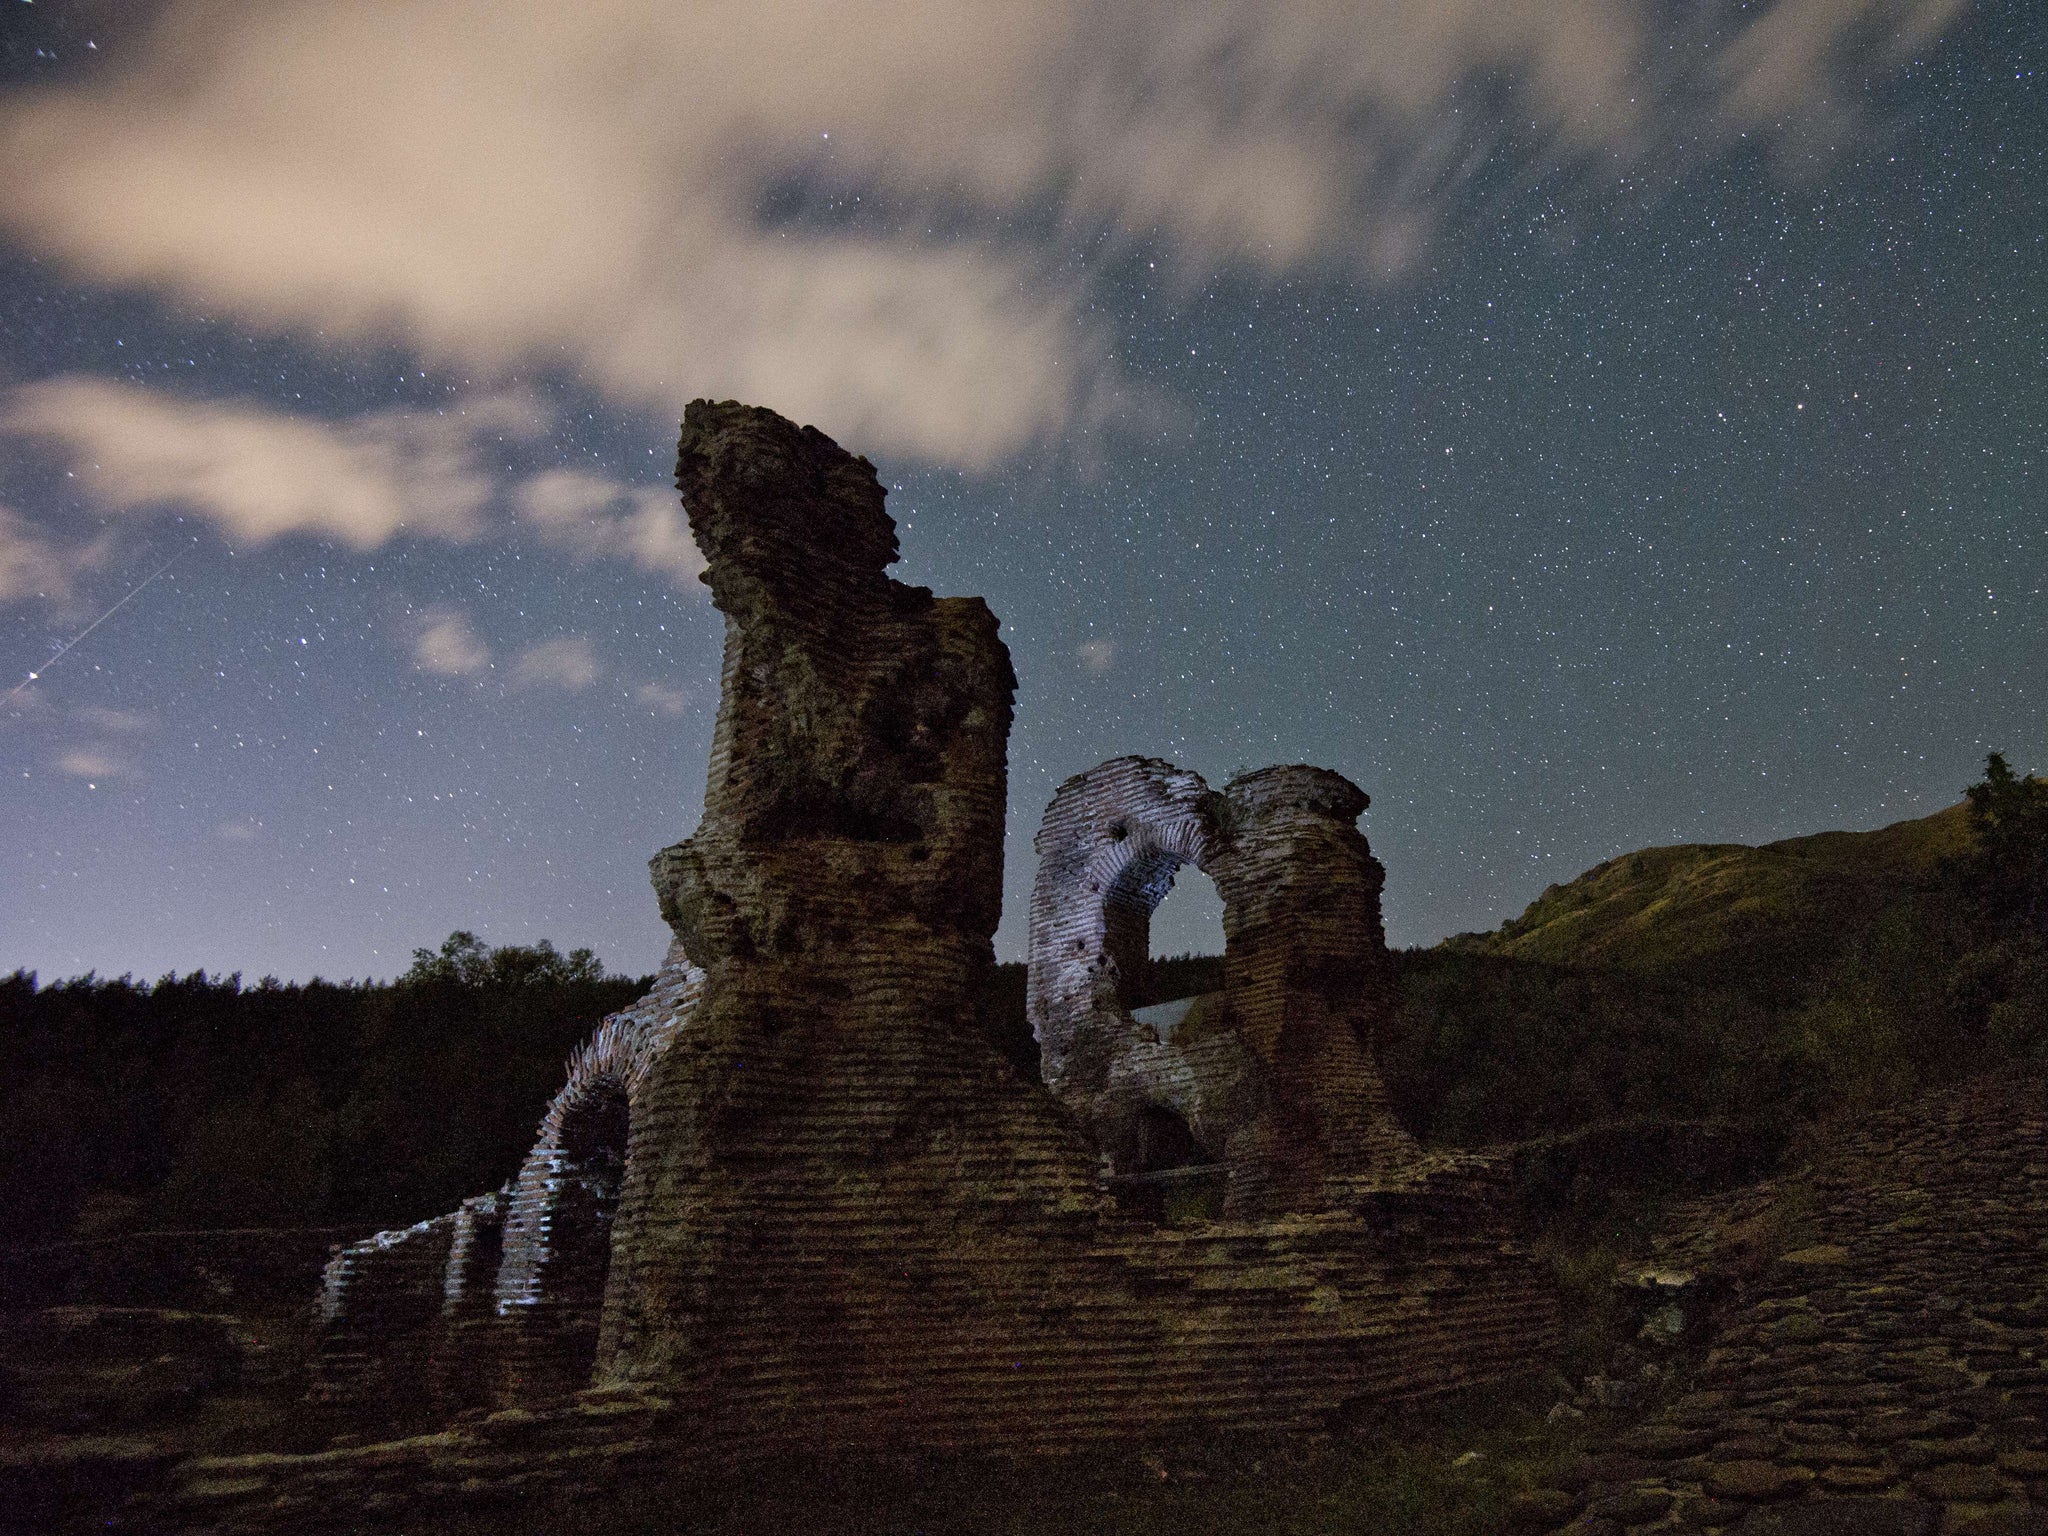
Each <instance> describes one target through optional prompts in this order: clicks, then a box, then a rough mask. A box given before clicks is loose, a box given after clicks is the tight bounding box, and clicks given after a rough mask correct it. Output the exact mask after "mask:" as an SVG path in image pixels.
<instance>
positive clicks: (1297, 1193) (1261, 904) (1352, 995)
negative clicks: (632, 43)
mask: <svg viewBox="0 0 2048 1536" xmlns="http://www.w3.org/2000/svg"><path fill="white" fill-rule="evenodd" d="M1366 803H1367V802H1366V797H1365V794H1364V792H1363V791H1361V790H1359V789H1358V788H1357V787H1356V786H1355V785H1353V784H1351V783H1350V782H1349V781H1348V780H1346V779H1344V778H1343V777H1342V776H1340V775H1338V774H1335V773H1331V772H1329V771H1328V770H1327V769H1322V768H1305V767H1283V768H1266V769H1262V770H1260V771H1259V772H1257V773H1250V774H1245V775H1242V776H1241V777H1239V778H1237V779H1235V780H1233V781H1232V782H1231V783H1230V784H1229V785H1228V786H1226V787H1225V789H1224V790H1223V791H1222V793H1220V794H1218V793H1216V792H1214V791H1212V790H1210V788H1209V787H1208V785H1206V784H1205V783H1203V782H1202V779H1201V777H1200V776H1199V775H1197V774H1194V773H1190V772H1188V771H1187V770H1186V769H1182V768H1176V767H1174V766H1173V765H1172V764H1170V763H1164V762H1160V761H1159V760H1157V759H1155V758H1144V757H1119V758H1112V759H1111V760H1110V761H1108V762H1106V763H1103V764H1101V765H1100V766H1098V767H1096V768H1092V769H1090V770H1089V771H1088V772H1086V773H1083V774H1077V775H1076V776H1075V777H1073V778H1071V779H1069V780H1067V782H1066V783H1064V784H1062V785H1061V786H1060V789H1059V792H1058V793H1057V794H1056V795H1054V797H1053V801H1052V804H1051V805H1050V806H1049V807H1048V808H1047V810H1046V813H1045V820H1044V822H1043V824H1042V825H1041V827H1040V829H1039V833H1038V842H1037V847H1038V857H1039V865H1038V877H1037V880H1036V882H1035V883H1034V885H1033V887H1032V893H1031V958H1030V975H1029V981H1028V986H1029V993H1028V997H1029V1002H1028V1006H1029V1009H1030V1014H1031V1023H1032V1028H1033V1030H1034V1032H1035V1033H1036V1034H1037V1036H1038V1041H1039V1047H1040V1050H1041V1053H1042V1059H1043V1062H1044V1072H1045V1080H1046V1083H1047V1085H1048V1086H1049V1087H1050V1088H1051V1089H1052V1091H1053V1092H1054V1093H1055V1094H1056V1095H1057V1096H1058V1097H1059V1099H1060V1101H1061V1102H1062V1103H1063V1104H1065V1105H1066V1106H1067V1107H1068V1108H1069V1109H1070V1110H1072V1111H1073V1113H1074V1115H1075V1117H1076V1118H1077V1119H1078V1120H1079V1121H1080V1122H1081V1124H1082V1125H1083V1126H1084V1127H1085V1128H1086V1129H1087V1130H1088V1132H1089V1134H1090V1135H1091V1136H1092V1137H1093V1138H1094V1140H1095V1141H1096V1143H1097V1144H1098V1145H1099V1146H1100V1147H1101V1148H1102V1149H1103V1150H1104V1151H1105V1152H1106V1153H1107V1154H1108V1156H1109V1159H1110V1163H1111V1166H1112V1167H1113V1168H1115V1169H1116V1170H1117V1171H1118V1172H1121V1173H1134V1172H1140V1171H1143V1169H1144V1167H1145V1164H1146V1163H1147V1161H1148V1160H1149V1159H1148V1153H1149V1148H1148V1146H1147V1142H1148V1136H1147V1130H1148V1127H1150V1126H1151V1125H1153V1124H1154V1123H1155V1121H1154V1118H1153V1117H1156V1116H1157V1115H1159V1114H1161V1113H1168V1114H1171V1115H1173V1116H1174V1117H1176V1118H1177V1119H1178V1120H1179V1121H1180V1122H1181V1123H1183V1124H1184V1125H1185V1126H1186V1127H1187V1130H1188V1132H1189V1134H1190V1135H1191V1136H1192V1137H1193V1140H1194V1142H1195V1143H1196V1144H1197V1145H1198V1146H1199V1148H1200V1149H1201V1151H1202V1154H1203V1157H1204V1159H1205V1160H1208V1161H1214V1162H1216V1163H1219V1164H1221V1165H1223V1167H1224V1168H1225V1169H1226V1171H1227V1177H1228V1181H1229V1183H1228V1196H1227V1200H1228V1205H1227V1209H1228V1210H1229V1211H1230V1213H1231V1214H1233V1215H1251V1214H1257V1213H1261V1212H1267V1213H1271V1212H1278V1211H1282V1210H1298V1209H1315V1208H1319V1207H1324V1206H1327V1205H1330V1204H1333V1203H1338V1202H1341V1200H1342V1199H1343V1198H1344V1195H1345V1193H1346V1191H1347V1190H1348V1189H1350V1188H1351V1187H1353V1186H1359V1187H1370V1186H1371V1185H1372V1184H1373V1182H1374V1181H1376V1180H1379V1179H1382V1178H1385V1177H1387V1176H1389V1175H1393V1174H1396V1173H1398V1171H1399V1170H1400V1169H1401V1168H1402V1167H1403V1166H1404V1165H1405V1164H1407V1163H1409V1162H1412V1161H1413V1160H1414V1158H1415V1156H1416V1150H1415V1146H1414V1143H1413V1142H1412V1141H1411V1140H1410V1139H1409V1137H1408V1136H1407V1135H1406V1133H1404V1132H1403V1131H1402V1130H1401V1128H1400V1127H1399V1126H1397V1125H1396V1124H1395V1123H1394V1121H1393V1119H1392V1117H1391V1116H1390V1115H1389V1114H1388V1113H1387V1111H1386V1098H1385V1093H1384V1091H1383V1089H1382V1088H1381V1085H1380V1080H1379V1074H1378V1073H1377V1072H1376V1071H1375V1070H1374V1068H1373V1064H1372V1055H1371V1049H1370V1046H1369V1044H1368V1042H1369V1041H1370V1039H1371V1035H1372V1026H1373V1021H1374V1018H1375V1016H1376V1015H1377V1013H1378V1012H1379V1011H1380V1010H1381V1009H1383V1008H1384V1007H1385V1006H1386V1005H1387V1002H1388V996H1389V982H1388V960H1387V947H1386V937H1385V931H1384V929H1383V927H1382V926H1381V922H1380V888H1381V886H1382V884H1383V883H1384V880H1385V875H1384V872H1383V871H1382V869H1381V868H1380V864H1379V861H1378V860H1377V859H1375V858H1373V856H1372V851H1371V850H1370V849H1369V848H1368V847H1367V846H1366V841H1365V838H1364V837H1363V836H1361V835H1360V833H1359V832H1358V829H1357V825H1356V823H1357V819H1358V816H1359V813H1360V812H1362V811H1363V810H1364V809H1365V807H1366ZM1184 865H1193V866H1194V867H1195V868H1196V869H1198V870H1201V871H1203V872H1204V873H1206V874H1208V875H1209V876H1210V877H1211V878H1212V879H1214V880H1215V882H1216V887H1217V890H1218V892H1219V893H1220V894H1221V895H1222V897H1223V935H1224V957H1223V972H1224V990H1223V993H1222V995H1221V996H1220V997H1211V998H1205V999H1202V1000H1201V1001H1200V1006H1198V1007H1194V1008H1191V1009H1190V1010H1189V1011H1188V1012H1187V1014H1186V1016H1185V1017H1175V1018H1174V1019H1172V1020H1171V1021H1170V1023H1169V1024H1168V1027H1167V1028H1166V1029H1164V1030H1162V1029H1161V1028H1160V1027H1158V1021H1157V1019H1156V1017H1155V1016H1156V1015H1157V1013H1158V1010H1157V1009H1156V1008H1150V1007H1144V1006H1142V1003H1143V1000H1144V999H1145V998H1146V997H1147V996H1148V995H1149V993H1150V990H1151V988H1150V979H1149V977H1148V975H1147V969H1148V965H1149V961H1148V958H1147V955H1148V943H1149V936H1150V927H1151V919H1152V913H1153V911H1154V910H1155V909H1156V908H1157V907H1158V905H1159V903H1160V902H1161V901H1162V900H1164V899H1165V896H1166V893H1167V891H1168V890H1170V889H1171V888H1172V885H1173V880H1174V875H1175V872H1176V871H1177V870H1179V869H1180V868H1181V867H1182V866H1184ZM1134 1005H1139V1006H1134Z"/></svg>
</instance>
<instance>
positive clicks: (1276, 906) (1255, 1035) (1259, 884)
mask: <svg viewBox="0 0 2048 1536" xmlns="http://www.w3.org/2000/svg"><path fill="white" fill-rule="evenodd" d="M1223 799H1224V810H1223V812H1222V817H1221V819H1222V821H1223V823H1224V826H1225V836H1224V837H1222V838H1221V839H1219V841H1218V845H1217V848H1216V851H1215V852H1214V853H1213V854H1212V856H1211V858H1210V861H1209V865H1208V869H1209V873H1210V876H1211V878H1213V879H1214V880H1215V882H1216V889H1217V891H1218V892H1219V893H1220V894H1221V895H1222V897H1223V942H1224V967H1223V970H1224V989H1225V994H1226V996H1227V998H1228V1000H1229V1004H1230V1012H1231V1015H1232V1017H1233V1018H1234V1019H1235V1020H1236V1023H1237V1030H1238V1036H1239V1038H1240V1039H1241V1040H1242V1041H1243V1042H1244V1044H1245V1045H1246V1047H1247V1048H1248V1049H1250V1050H1251V1052H1252V1053H1253V1054H1254V1055H1255V1056H1257V1058H1258V1059H1259V1061H1260V1063H1261V1065H1262V1066H1263V1068H1264V1071H1263V1073H1262V1078H1263V1082H1264V1087H1265V1092H1264V1094H1263V1096H1262V1101H1261V1104H1260V1109H1259V1113H1258V1119H1257V1121H1256V1123H1255V1125H1254V1126H1253V1128H1252V1130H1251V1133H1250V1134H1249V1135H1248V1136H1247V1137H1246V1138H1245V1139H1244V1140H1243V1141H1242V1142H1241V1143H1240V1145H1241V1146H1242V1148H1243V1151H1242V1153H1241V1156H1242V1158H1243V1160H1244V1169H1243V1172H1242V1174H1241V1175H1240V1176H1239V1177H1236V1178H1233V1180H1232V1183H1231V1203H1232V1207H1233V1209H1236V1210H1239V1211H1245V1212H1249V1211H1259V1210H1275V1209H1292V1208H1299V1207H1303V1206H1312V1205H1318V1204H1329V1203H1341V1201H1342V1198H1343V1193H1344V1190H1345V1188H1346V1186H1347V1185H1350V1184H1369V1183H1370V1182H1371V1181H1372V1180H1374V1179H1375V1178H1380V1177H1384V1176H1386V1175H1387V1174H1390V1173H1392V1172H1393V1171H1395V1170H1396V1169H1397V1168H1398V1167H1399V1166H1400V1165H1401V1164H1403V1163H1405V1162H1409V1161H1412V1160H1413V1159H1414V1157H1415V1155H1416V1147H1415V1143H1414V1141H1413V1140H1412V1138H1410V1137H1409V1136H1408V1134H1407V1133H1406V1132H1405V1131H1403V1130H1402V1129H1401V1128H1400V1126H1399V1125H1397V1124H1396V1123H1395V1121H1394V1119H1393V1117H1392V1115H1391V1114H1390V1113H1389V1112H1388V1110H1387V1101H1386V1089H1385V1087H1384V1085H1383V1084H1382V1083H1381V1081H1380V1076H1379V1072H1378V1070H1377V1069H1376V1068H1375V1066H1374V1065H1373V1060H1372V1031H1373V1025H1374V1023H1375V1021H1376V1018H1377V1017H1378V1015H1379V1014H1380V1013H1381V1012H1382V1011H1383V1010H1385V1009H1386V1008H1388V1007H1390V1006H1392V1002H1393V987H1392V974H1391V961H1390V957H1389V956H1388V954H1387V940H1386V930H1385V927H1384V926H1383V924H1382V922H1381V918H1380V891H1381V889H1382V888H1383V887H1384V885H1385V884H1386V871H1385V870H1384V869H1383V868H1382V867H1381V865H1380V862H1379V860H1377V859H1375V858H1374V857H1373V856H1372V850H1371V849H1370V848H1369V847H1368V846H1367V844H1366V841H1365V837H1364V835H1363V834H1362V833H1360V832H1359V830H1358V825H1357V823H1358V817H1359V816H1360V814H1361V813H1362V812H1363V811H1364V810H1365V808H1366V806H1367V805H1368V804H1369V801H1368V800H1367V797H1366V794H1365V792H1364V791H1363V790H1361V789H1360V788H1359V787H1358V786H1357V785H1355V784H1353V783H1352V782H1351V781H1350V780H1348V779H1346V778H1345V777H1344V776H1343V775H1341V774H1337V773H1332V772H1331V771H1329V770H1328V769H1326V768H1309V767H1298V766H1296V767H1279V768H1262V769H1260V770H1259V771H1258V772H1256V773H1249V774H1245V775H1243V776H1242V777H1239V778H1236V779H1233V780H1232V781H1231V782H1230V783H1229V784H1228V785H1227V786H1225V788H1224V791H1223Z"/></svg>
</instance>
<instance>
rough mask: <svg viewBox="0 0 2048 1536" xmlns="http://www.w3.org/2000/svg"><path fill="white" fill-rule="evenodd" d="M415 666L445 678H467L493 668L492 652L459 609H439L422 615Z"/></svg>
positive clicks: (414, 647) (415, 644) (415, 638)
mask: <svg viewBox="0 0 2048 1536" xmlns="http://www.w3.org/2000/svg"><path fill="white" fill-rule="evenodd" d="M412 659H413V664H414V665H415V666H417V667H419V668H420V670H422V671H424V672H433V673H436V674H438V675H439V676H442V677H468V676H470V675H471V674H472V673H476V672H481V671H483V670H484V668H486V667H488V666H489V665H490V664H491V648H490V647H489V646H487V645H485V644H484V642H483V641H482V640H481V639H479V638H478V637H477V633H476V631H475V630H473V629H472V628H470V624H469V617H468V615H467V614H465V613H463V612H462V610H461V609H459V608H453V607H448V606H446V605H436V606H435V607H432V608H429V609H427V610H426V611H425V612H424V613H422V614H421V615H419V618H418V620H417V621H416V624H415V633H414V635H413V642H412Z"/></svg>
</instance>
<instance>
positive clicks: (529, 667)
mask: <svg viewBox="0 0 2048 1536" xmlns="http://www.w3.org/2000/svg"><path fill="white" fill-rule="evenodd" d="M602 676H604V667H603V666H602V665H601V664H600V663H599V661H598V659H597V651H596V650H595V648H593V647H592V645H591V643H590V642H589V641H588V640H586V639H585V638H584V637H583V636H581V635H564V636H562V637H561V638H560V639H556V640H543V641H541V642H540V643H539V644H538V645H529V646H528V647H527V648H526V649H525V650H523V651H521V652H520V653H519V655H518V657H517V659H516V660H515V661H514V662H513V663H512V680H513V681H514V682H515V683H517V684H519V685H520V686H522V687H533V686H536V685H547V686H551V687H555V688H566V689H568V690H569V691H570V692H572V693H573V692H576V691H577V690H579V689H583V688H588V687H589V686H590V685H591V684H592V683H594V682H596V681H597V680H598V679H599V678H600V677H602Z"/></svg>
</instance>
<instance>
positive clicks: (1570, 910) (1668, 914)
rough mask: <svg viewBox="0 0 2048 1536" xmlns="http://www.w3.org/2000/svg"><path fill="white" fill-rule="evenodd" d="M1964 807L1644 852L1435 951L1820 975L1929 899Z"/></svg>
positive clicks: (1954, 844)
mask: <svg viewBox="0 0 2048 1536" xmlns="http://www.w3.org/2000/svg"><path fill="white" fill-rule="evenodd" d="M1969 841H1970V821H1969V808H1968V806H1967V805H1960V804H1959V805H1953V806H1950V807H1949V808H1948V809H1946V810H1943V811H1937V812H1936V813H1935V814H1934V815H1932V816H1923V817H1920V818H1918V819H1916V820H1912V821H1901V822H1897V823H1895V824H1893V825H1892V826H1888V827H1884V828H1881V829H1879V830H1878V831H1875V832H1821V833H1817V834H1815V835H1813V836H1809V837H1794V838H1787V839H1785V840H1783V841H1782V842H1775V843H1766V844H1765V845H1764V846H1762V847H1760V848H1752V847H1748V846H1746V845H1744V844H1740V843H1686V844H1680V845H1678V846H1676V847H1670V848H1644V849H1641V850H1640V851H1638V852H1635V853H1629V854H1623V855H1621V856H1620V857H1618V858H1613V859H1609V860H1607V861H1606V862H1605V863H1602V864H1597V865H1595V866H1594V867H1593V868H1592V869H1589V870H1587V871H1586V873H1584V874H1583V875H1580V876H1579V877H1578V878H1577V879H1576V880H1573V881H1571V882H1569V883H1568V884H1565V885H1554V886H1552V887H1550V889H1549V890H1547V891H1545V892H1544V893H1543V894H1542V895H1541V896H1539V897H1538V898H1537V899H1536V900H1535V901H1534V902H1532V903H1531V904H1530V905H1529V907H1528V909H1527V910H1526V911H1524V912H1523V913H1522V914H1521V916H1519V917H1516V918H1513V919H1511V920H1509V921H1508V922H1507V923H1504V924H1503V925H1502V926H1501V927H1500V928H1499V929H1498V930H1497V931H1495V932H1493V933H1487V934H1460V935H1459V936H1458V937H1456V938H1454V939H1451V940H1448V941H1446V944H1447V947H1449V948H1452V949H1458V950H1467V951H1476V952H1480V953H1485V954H1493V955H1499V956H1503V957H1506V958H1512V959H1518V960H1532V961H1539V962H1543V963H1547V964H1552V965H1568V966H1574V967H1583V968H1594V969H1622V970H1633V971H1657V972H1686V971H1692V970H1699V969H1703V968H1704V969H1713V970H1717V971H1721V972H1724V973H1725V972H1726V971H1728V970H1729V969H1730V968H1731V967H1753V968H1757V969H1759V970H1760V971H1762V972H1765V973H1769V974H1773V975H1776V974H1782V973H1784V972H1785V971H1786V970H1787V969H1788V968H1791V969H1795V970H1805V969H1809V968H1810V967H1811V966H1813V965H1815V964H1820V963H1825V962H1826V961H1827V960H1829V959H1831V958H1832V957H1833V956H1834V955H1835V954H1836V953H1837V952H1838V951H1839V949H1840V948H1841V945H1842V943H1843V942H1844V941H1845V939H1846V938H1848V937H1849V936H1851V935H1853V934H1854V933H1856V932H1858V931H1860V930H1862V929H1864V928H1866V927H1867V926H1868V925H1869V924H1870V923H1871V922H1872V921H1873V920H1875V918H1876V917H1877V916H1878V914H1879V913H1880V912H1881V911H1883V909H1884V908H1885V907H1887V906H1888V905H1890V904H1892V903H1893V902H1895V901H1896V900H1898V899H1899V898H1901V897H1903V896H1907V895H1910V894H1911V893H1913V892H1915V891H1922V890H1926V889H1928V888H1930V887H1931V886H1932V885H1934V884H1935V883H1936V881H1937V879H1938V877H1939V872H1940V869H1941V865H1942V862H1943V860H1944V859H1945V858H1947V857H1948V856H1949V855H1952V854H1956V853H1960V852H1962V851H1963V850H1964V849H1965V848H1967V847H1968V846H1969Z"/></svg>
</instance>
